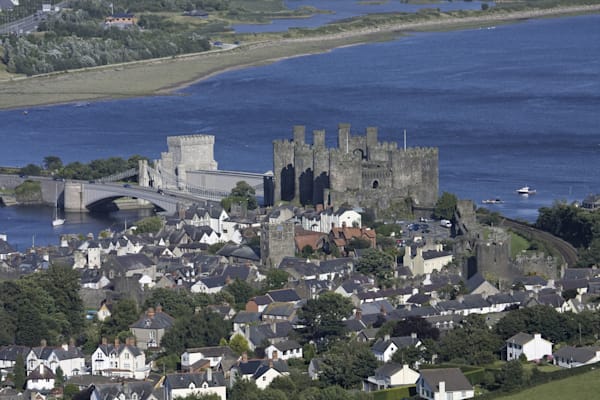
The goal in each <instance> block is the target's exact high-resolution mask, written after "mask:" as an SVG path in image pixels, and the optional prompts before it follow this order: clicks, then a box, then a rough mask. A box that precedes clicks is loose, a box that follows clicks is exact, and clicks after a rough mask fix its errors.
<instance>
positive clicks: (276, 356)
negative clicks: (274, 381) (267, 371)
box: [271, 350, 279, 361]
mask: <svg viewBox="0 0 600 400" xmlns="http://www.w3.org/2000/svg"><path fill="white" fill-rule="evenodd" d="M271 358H273V361H277V359H279V354H278V353H277V350H273V353H271Z"/></svg>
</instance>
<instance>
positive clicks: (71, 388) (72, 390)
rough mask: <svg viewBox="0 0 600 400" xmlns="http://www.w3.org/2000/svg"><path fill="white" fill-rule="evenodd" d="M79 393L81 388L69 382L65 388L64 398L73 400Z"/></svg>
mask: <svg viewBox="0 0 600 400" xmlns="http://www.w3.org/2000/svg"><path fill="white" fill-rule="evenodd" d="M77 393H79V388H78V387H77V386H76V385H74V384H72V383H69V384H67V385H66V386H65V388H64V391H63V398H64V399H65V400H71V399H72V398H73V396H75V395H76V394H77Z"/></svg>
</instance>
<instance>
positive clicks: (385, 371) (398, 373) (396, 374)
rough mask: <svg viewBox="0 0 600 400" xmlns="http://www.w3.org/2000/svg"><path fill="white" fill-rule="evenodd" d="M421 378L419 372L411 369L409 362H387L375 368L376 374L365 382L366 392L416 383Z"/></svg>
mask: <svg viewBox="0 0 600 400" xmlns="http://www.w3.org/2000/svg"><path fill="white" fill-rule="evenodd" d="M418 379H419V373H418V372H416V371H414V370H412V369H410V368H409V366H408V364H404V365H400V364H397V363H393V362H392V363H387V364H384V365H382V366H381V367H379V368H377V369H376V370H375V375H373V376H369V377H368V378H367V379H366V380H365V381H364V382H363V390H364V391H365V392H373V391H377V390H383V389H389V388H393V387H397V386H404V385H414V384H415V382H417V380H418Z"/></svg>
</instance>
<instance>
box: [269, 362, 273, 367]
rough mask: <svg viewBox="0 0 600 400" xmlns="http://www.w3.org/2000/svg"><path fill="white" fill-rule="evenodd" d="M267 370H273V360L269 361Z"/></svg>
mask: <svg viewBox="0 0 600 400" xmlns="http://www.w3.org/2000/svg"><path fill="white" fill-rule="evenodd" d="M269 368H273V360H269Z"/></svg>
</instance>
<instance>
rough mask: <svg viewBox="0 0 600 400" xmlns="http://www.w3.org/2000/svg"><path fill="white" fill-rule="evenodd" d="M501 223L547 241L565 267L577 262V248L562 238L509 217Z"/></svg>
mask: <svg viewBox="0 0 600 400" xmlns="http://www.w3.org/2000/svg"><path fill="white" fill-rule="evenodd" d="M502 225H503V226H505V227H507V228H511V229H512V230H514V231H515V232H517V233H519V234H522V235H524V236H526V237H531V238H534V239H537V240H539V241H541V242H544V243H547V244H548V245H550V246H552V247H553V248H554V249H556V250H557V251H558V252H559V253H560V255H561V256H562V258H563V260H564V261H565V263H566V264H567V267H569V268H572V267H574V266H575V264H577V259H578V254H577V249H575V247H573V246H572V245H571V244H570V243H568V242H565V241H564V240H562V239H560V238H558V237H556V236H554V235H552V234H550V233H548V232H544V231H541V230H539V229H536V228H534V227H532V226H531V225H528V224H525V223H523V222H519V221H515V220H513V219H510V218H504V219H503V221H502Z"/></svg>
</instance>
